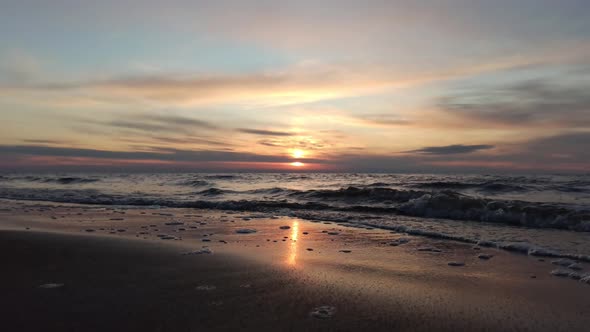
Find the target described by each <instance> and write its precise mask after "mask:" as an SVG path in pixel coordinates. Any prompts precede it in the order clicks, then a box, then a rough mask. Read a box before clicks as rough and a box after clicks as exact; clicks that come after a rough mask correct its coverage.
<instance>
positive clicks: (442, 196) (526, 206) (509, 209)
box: [398, 191, 590, 232]
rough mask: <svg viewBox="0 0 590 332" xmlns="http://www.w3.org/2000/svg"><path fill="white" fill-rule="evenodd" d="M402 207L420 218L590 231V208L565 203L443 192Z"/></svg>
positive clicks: (415, 200) (403, 210)
mask: <svg viewBox="0 0 590 332" xmlns="http://www.w3.org/2000/svg"><path fill="white" fill-rule="evenodd" d="M398 209H399V211H400V212H401V213H402V214H406V215H411V216H419V217H431V218H445V219H454V220H471V221H484V222H492V223H504V224H511V225H518V226H525V227H535V228H557V229H569V230H574V231H583V232H588V231H590V210H588V209H587V208H581V207H574V206H570V205H565V204H562V205H559V204H550V203H533V202H524V201H501V200H491V199H485V198H477V197H471V196H467V195H463V194H459V193H456V192H451V191H443V192H439V193H433V194H425V195H423V196H421V197H419V198H416V199H412V200H410V201H408V202H406V203H403V204H401V205H400V206H399V207H398Z"/></svg>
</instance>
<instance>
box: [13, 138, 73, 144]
mask: <svg viewBox="0 0 590 332" xmlns="http://www.w3.org/2000/svg"><path fill="white" fill-rule="evenodd" d="M22 142H23V143H28V144H50V145H59V144H71V142H67V141H60V140H53V139H23V140H22Z"/></svg>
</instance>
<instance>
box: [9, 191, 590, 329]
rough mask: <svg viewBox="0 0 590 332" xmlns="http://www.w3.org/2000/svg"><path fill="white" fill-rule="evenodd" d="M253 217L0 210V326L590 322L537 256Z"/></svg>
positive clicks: (586, 304) (582, 291)
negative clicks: (0, 319) (0, 316)
mask: <svg viewBox="0 0 590 332" xmlns="http://www.w3.org/2000/svg"><path fill="white" fill-rule="evenodd" d="M258 217H259V216H256V215H255V214H251V213H241V212H233V211H231V212H222V211H207V210H183V209H139V208H134V209H127V208H105V207H97V206H85V205H55V204H47V203H35V202H26V203H23V202H14V201H2V202H1V209H0V220H1V225H2V226H1V227H2V231H1V232H0V238H1V240H0V245H1V246H2V248H1V249H2V250H1V251H0V252H1V253H2V254H1V255H2V257H1V258H2V261H3V262H5V265H4V266H5V268H4V269H3V273H2V274H1V277H0V278H1V280H0V281H1V285H2V294H3V296H2V299H1V300H0V308H1V311H2V312H3V316H4V317H5V318H4V319H3V325H4V328H6V329H7V330H10V331H38V330H46V331H80V330H84V331H104V330H112V331H140V330H141V331H172V330H174V331H196V330H199V331H210V330H275V331H278V330H280V331H284V330H322V331H327V330H328V331H330V330H332V331H358V330H364V329H372V330H392V329H396V330H401V331H433V330H438V331H440V330H444V331H458V330H462V331H484V330H488V331H498V330H503V331H506V330H520V331H523V330H526V331H585V330H586V327H587V326H589V324H590V315H589V313H590V300H589V297H588V296H587V295H588V292H590V287H589V285H586V284H583V283H581V282H578V281H576V280H572V279H570V278H558V277H555V276H552V275H551V274H550V271H552V270H553V269H555V268H556V266H555V265H554V264H552V263H551V261H552V259H550V258H547V259H543V258H539V257H531V256H526V255H520V254H514V253H510V252H507V251H503V250H497V249H491V248H475V249H474V248H473V246H472V245H467V244H462V243H456V242H452V241H441V240H432V239H427V238H421V237H412V236H406V235H403V234H395V233H392V232H389V231H385V230H379V229H359V228H351V227H344V226H343V225H338V224H334V223H329V222H326V223H323V222H310V221H305V220H300V219H296V218H289V217H280V218H279V217H277V218H258ZM392 244H393V245H392ZM481 255H484V256H481ZM485 258H487V259H485ZM455 265H457V266H455Z"/></svg>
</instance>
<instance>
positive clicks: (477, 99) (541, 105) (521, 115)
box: [437, 79, 590, 128]
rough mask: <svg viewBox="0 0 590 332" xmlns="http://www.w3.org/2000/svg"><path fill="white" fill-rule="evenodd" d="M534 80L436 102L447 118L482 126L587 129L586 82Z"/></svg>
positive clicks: (589, 105) (589, 101)
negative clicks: (451, 117) (454, 117)
mask: <svg viewBox="0 0 590 332" xmlns="http://www.w3.org/2000/svg"><path fill="white" fill-rule="evenodd" d="M570 80H571V81H572V82H557V81H551V80H550V79H543V80H540V79H537V80H529V81H525V82H520V83H516V84H510V85H507V86H497V87H492V88H485V87H479V88H475V89H471V90H469V91H466V92H463V93H457V94H452V95H449V96H445V97H443V98H441V99H439V100H438V103H437V104H438V105H437V106H438V107H439V108H440V109H442V110H443V111H444V112H446V113H447V114H450V115H451V116H456V117H458V118H459V119H462V120H463V121H469V122H470V123H471V124H474V123H475V124H480V125H484V126H490V125H495V126H498V125H500V126H514V127H525V126H528V127H530V126H545V127H569V128H587V127H590V93H588V91H590V80H585V79H575V80H574V79H570Z"/></svg>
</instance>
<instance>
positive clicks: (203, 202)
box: [0, 173, 590, 256]
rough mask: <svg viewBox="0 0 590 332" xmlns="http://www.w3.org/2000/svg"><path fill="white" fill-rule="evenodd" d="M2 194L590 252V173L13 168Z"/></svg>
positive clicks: (538, 250) (0, 186) (0, 181)
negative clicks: (233, 213)
mask: <svg viewBox="0 0 590 332" xmlns="http://www.w3.org/2000/svg"><path fill="white" fill-rule="evenodd" d="M0 198H6V199H18V200H41V201H53V202H63V203H84V204H99V205H130V206H143V207H146V206H149V207H158V206H167V207H188V208H208V209H223V210H245V211H256V212H259V213H264V214H265V215H291V216H298V217H301V218H305V219H314V220H332V221H337V222H341V223H348V224H354V225H357V226H359V225H360V226H371V227H379V228H387V229H392V230H395V231H399V232H407V233H411V234H415V235H423V236H430V237H440V238H448V239H455V240H459V241H464V242H472V243H475V242H477V241H479V240H485V241H489V242H492V243H493V245H495V246H499V247H506V248H508V249H512V250H516V251H521V252H531V253H560V254H566V255H574V256H580V255H581V256H588V255H589V254H590V233H589V231H590V176H589V175H579V176H566V175H545V176H505V175H424V174H326V173H320V174H294V173H292V174H288V173H286V174H279V173H271V174H260V173H235V174H197V173H176V174H83V173H76V174H4V175H2V176H1V177H0Z"/></svg>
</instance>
